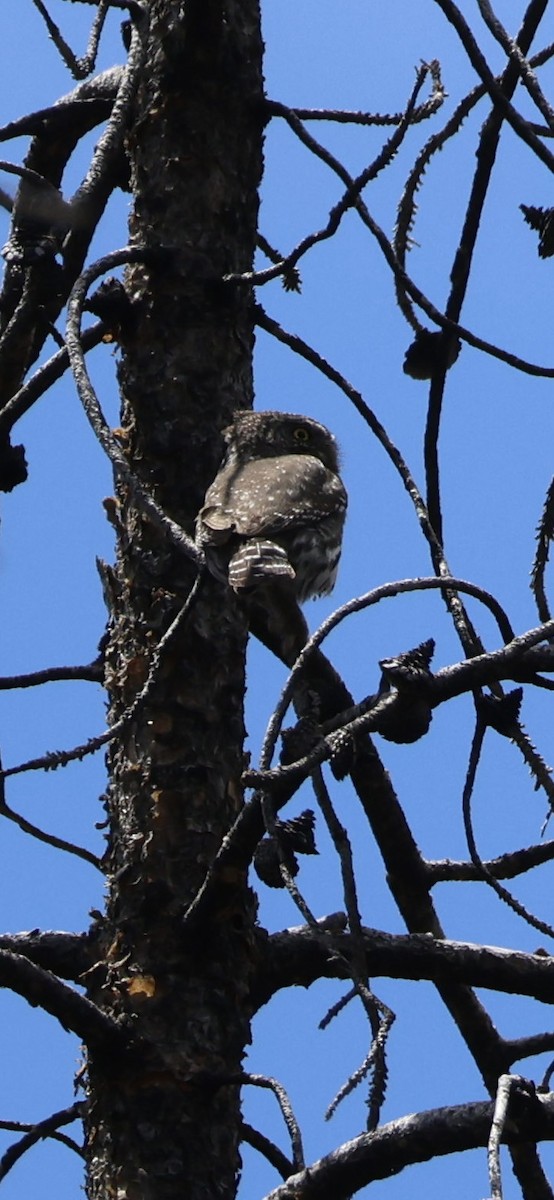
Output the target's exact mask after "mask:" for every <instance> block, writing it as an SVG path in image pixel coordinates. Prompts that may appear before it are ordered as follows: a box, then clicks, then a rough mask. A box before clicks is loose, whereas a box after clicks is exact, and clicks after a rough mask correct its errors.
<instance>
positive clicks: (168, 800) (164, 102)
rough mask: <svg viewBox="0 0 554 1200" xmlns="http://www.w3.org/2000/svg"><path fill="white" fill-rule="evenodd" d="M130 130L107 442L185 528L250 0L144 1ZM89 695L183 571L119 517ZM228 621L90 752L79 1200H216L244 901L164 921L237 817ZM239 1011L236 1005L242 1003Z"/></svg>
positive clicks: (254, 66) (137, 677)
mask: <svg viewBox="0 0 554 1200" xmlns="http://www.w3.org/2000/svg"><path fill="white" fill-rule="evenodd" d="M150 20H151V23H150V31H149V34H148V45H147V54H146V65H145V68H144V73H143V78H142V80H141V84H140V87H139V92H138V97H137V102H136V106H135V114H134V119H133V122H132V127H131V129H130V131H129V138H128V153H129V156H130V160H131V177H132V191H133V198H134V210H133V214H132V218H131V234H132V240H133V242H134V243H136V244H139V245H144V246H146V247H148V248H152V249H153V250H155V251H157V250H163V253H161V254H160V255H159V256H157V257H155V259H154V260H153V265H152V264H151V265H149V266H139V267H133V268H132V269H131V270H129V272H128V275H127V291H128V294H129V296H130V297H131V298H132V299H133V301H134V302H135V312H136V328H134V330H133V334H132V336H128V337H127V339H126V341H125V344H124V355H123V359H122V363H121V368H120V383H121V388H122V397H123V406H122V421H121V424H122V429H121V431H120V437H121V440H122V443H123V445H124V447H125V450H126V453H127V454H128V458H129V462H130V465H131V467H132V469H133V471H134V472H135V473H136V474H137V475H138V476H139V478H140V479H141V481H142V482H143V484H144V485H145V486H146V487H148V489H149V490H150V491H151V492H152V493H153V494H154V496H155V498H156V500H157V502H158V503H159V504H160V505H161V506H162V507H163V509H164V510H165V512H167V513H168V514H169V515H170V516H171V517H172V518H173V519H174V520H176V521H177V522H179V524H180V525H181V526H182V527H183V528H184V529H185V530H186V531H187V532H188V533H189V534H192V532H193V528H194V517H195V514H196V512H197V511H198V508H199V507H200V504H201V502H202V497H203V494H204V491H205V488H206V486H207V484H208V483H209V482H210V480H211V478H213V475H214V473H215V470H216V467H217V463H218V459H219V457H220V455H221V448H222V441H221V436H220V431H221V429H222V428H223V427H224V426H225V424H226V423H227V422H228V420H229V418H230V416H231V414H232V412H233V411H234V410H235V409H237V408H239V407H249V406H250V405H251V402H252V374H251V360H252V348H253V308H252V297H251V293H250V290H249V289H248V288H247V287H246V286H244V287H243V286H240V287H237V286H236V285H229V284H227V285H226V284H224V283H222V282H221V281H222V276H224V275H225V274H226V273H228V272H237V271H238V272H240V271H247V270H249V269H250V268H251V266H252V257H253V252H254V246H255V231H256V219H257V208H258V199H257V188H258V184H259V180H260V174H261V164H262V130H263V104H262V76H261V52H262V43H261V35H260V23H259V6H258V3H257V0H225V2H219V3H218V2H217V0H198V2H194V3H186V4H183V3H182V0H153V2H152V4H151V6H150ZM113 512H114V521H115V524H116V527H117V561H116V567H115V570H114V571H113V573H111V572H110V573H109V580H108V582H109V592H110V609H111V619H110V627H109V639H108V645H107V686H108V689H109V693H110V698H111V719H112V720H116V719H117V718H118V717H119V716H121V714H122V713H123V712H124V711H125V709H126V708H127V707H128V706H129V704H130V703H131V702H132V700H133V698H134V696H135V695H136V694H137V692H138V691H140V688H141V686H142V684H143V683H144V680H145V678H146V675H147V672H148V665H149V663H150V661H151V658H152V654H153V652H154V650H155V648H156V646H157V644H158V642H159V640H160V637H161V636H162V635H163V633H164V632H165V630H166V629H167V628H168V626H169V624H170V622H171V621H172V620H173V618H174V617H175V615H176V614H177V612H178V611H179V609H180V608H181V606H182V604H183V601H184V600H185V598H186V596H187V595H188V593H189V592H190V589H191V587H192V584H193V582H194V578H195V568H194V566H193V564H192V563H191V562H190V561H189V560H188V559H187V558H186V557H185V556H184V555H183V554H182V552H180V551H178V550H177V549H176V548H174V547H173V546H172V545H171V544H170V542H169V541H168V540H164V537H163V534H161V533H160V531H159V530H158V529H155V528H154V526H153V525H152V524H151V523H150V522H149V521H148V520H147V519H146V518H145V517H144V516H143V515H141V514H140V513H139V512H138V511H137V509H136V508H134V507H133V503H132V497H131V496H130V495H129V492H128V490H127V489H126V488H125V487H123V486H122V485H121V484H118V487H117V499H116V504H115V506H114V509H113ZM245 640H246V629H245V621H244V617H243V614H242V612H241V610H240V608H239V607H238V605H237V603H236V602H235V601H234V599H233V597H232V596H231V595H230V594H229V591H228V589H225V588H223V587H221V586H220V585H219V584H217V583H216V582H215V581H213V580H211V579H206V580H203V581H202V583H201V586H200V591H199V593H198V595H197V597H196V599H195V601H194V604H193V606H192V609H191V611H190V613H189V615H188V617H187V619H186V621H185V623H184V625H183V627H182V628H180V629H179V632H178V634H177V635H176V637H174V638H173V640H172V641H171V643H170V645H169V646H168V648H167V651H165V652H164V654H163V657H162V665H161V669H160V671H159V672H158V678H157V681H156V685H155V688H154V690H153V693H152V695H150V696H149V698H148V701H147V703H146V704H145V705H143V707H142V708H141V709H140V710H139V712H138V713H137V716H136V719H134V720H133V721H132V722H131V724H130V725H129V726H128V727H127V728H126V729H125V732H124V733H123V735H122V737H120V738H119V739H118V740H117V741H116V742H115V743H114V744H113V746H112V749H111V752H110V756H109V758H110V764H109V765H110V783H109V789H108V795H107V798H106V804H107V813H108V818H109V841H108V850H107V872H108V880H109V893H108V902H107V911H106V917H105V919H104V920H103V921H102V922H99V937H100V941H101V946H102V956H101V961H100V962H99V964H98V966H97V968H96V970H95V972H94V973H93V976H92V979H91V981H90V995H91V996H92V998H93V999H94V1000H95V1001H96V1002H97V1003H99V1004H101V1006H102V1007H103V1008H105V1009H106V1010H107V1011H109V1012H110V1013H112V1014H113V1015H115V1016H117V1017H118V1018H119V1019H120V1020H121V1021H122V1023H123V1025H124V1027H127V1028H129V1029H130V1030H131V1032H132V1035H133V1038H134V1039H135V1047H136V1048H135V1050H133V1052H132V1053H131V1054H130V1055H128V1056H126V1058H124V1059H123V1058H122V1059H121V1061H119V1062H116V1061H107V1060H106V1058H105V1056H103V1055H99V1054H98V1053H95V1054H93V1055H91V1057H90V1060H89V1064H88V1073H87V1077H88V1091H89V1105H90V1107H89V1115H88V1120H87V1138H88V1150H87V1155H88V1192H89V1196H90V1197H91V1198H92V1197H94V1198H95V1200H96V1198H99V1197H102V1200H106V1198H107V1197H115V1196H118V1197H125V1198H128V1200H131V1198H132V1200H142V1198H144V1197H148V1198H149V1200H150V1198H152V1200H153V1198H156V1200H158V1197H163V1198H164V1200H169V1197H173V1196H175V1197H177V1196H178V1197H179V1200H183V1197H184V1196H186V1197H187V1200H200V1197H202V1198H203V1200H206V1198H207V1197H216V1196H217V1197H232V1196H234V1194H235V1191H236V1180H237V1173H238V1170H239V1166H240V1159H239V1153H238V1132H239V1124H240V1111H239V1096H238V1087H237V1085H236V1083H233V1084H225V1083H222V1082H221V1080H222V1079H224V1078H228V1077H229V1076H230V1075H232V1076H235V1077H236V1074H237V1072H238V1071H240V1069H241V1062H242V1056H243V1053H244V1048H245V1046H246V1045H247V1044H248V1041H249V1009H248V1001H247V997H248V991H249V979H250V975H251V971H252V967H253V957H254V920H255V904H254V899H253V895H252V893H251V892H250V891H249V890H248V888H247V885H246V878H245V875H244V873H243V872H238V871H236V872H234V873H233V872H231V873H230V874H229V876H228V877H227V878H226V879H225V882H224V891H222V890H221V889H220V891H219V892H218V897H217V903H216V904H215V905H214V906H212V909H211V911H210V913H209V916H208V918H207V919H206V920H205V921H204V923H203V926H202V928H201V929H200V930H199V929H195V931H194V934H193V935H191V934H189V933H188V931H187V930H186V929H185V928H184V926H183V919H182V918H183V912H184V910H185V908H186V906H187V904H188V903H189V902H190V900H191V899H192V898H193V896H194V895H195V893H196V891H197V889H198V887H199V886H200V884H201V883H202V880H203V879H204V877H205V874H206V871H207V869H208V867H209V864H210V862H211V861H212V859H213V857H214V855H215V853H216V850H217V848H218V847H219V845H220V842H221V839H222V837H223V836H224V834H225V832H226V831H227V829H228V828H229V826H230V825H231V823H232V822H233V820H234V818H235V817H236V814H237V811H238V810H239V808H240V806H241V804H242V793H241V785H240V775H241V771H242V767H243V757H242V756H243V751H242V745H243V737H244V725H243V708H242V703H243V693H244V649H245ZM245 998H246V1002H245Z"/></svg>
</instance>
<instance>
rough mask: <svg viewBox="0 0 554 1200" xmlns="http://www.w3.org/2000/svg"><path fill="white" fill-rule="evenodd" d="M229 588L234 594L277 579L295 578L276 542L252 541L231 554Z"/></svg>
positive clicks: (285, 556)
mask: <svg viewBox="0 0 554 1200" xmlns="http://www.w3.org/2000/svg"><path fill="white" fill-rule="evenodd" d="M228 577H229V586H230V587H232V588H233V590H234V591H235V592H242V591H244V590H245V589H247V588H254V587H257V586H259V585H260V584H262V583H268V582H271V581H277V580H278V579H282V580H285V579H289V580H291V581H292V580H293V579H294V578H295V571H294V569H293V567H291V565H290V562H289V560H288V558H287V555H286V553H285V551H284V550H283V548H282V547H281V546H278V545H277V543H276V542H270V541H259V540H254V539H252V540H251V541H248V542H245V544H244V546H241V547H240V549H239V550H237V552H236V554H233V557H232V559H231V560H230V562H229V572H228Z"/></svg>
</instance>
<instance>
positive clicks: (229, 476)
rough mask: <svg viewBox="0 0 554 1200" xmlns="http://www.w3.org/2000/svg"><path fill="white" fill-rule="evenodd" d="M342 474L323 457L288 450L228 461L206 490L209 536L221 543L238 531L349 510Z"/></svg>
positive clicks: (255, 531) (255, 532)
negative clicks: (272, 455)
mask: <svg viewBox="0 0 554 1200" xmlns="http://www.w3.org/2000/svg"><path fill="white" fill-rule="evenodd" d="M346 504H347V497H346V491H345V489H344V486H343V484H342V482H341V480H340V479H339V477H338V475H334V474H333V472H332V471H329V469H328V468H327V467H325V466H324V465H323V463H322V462H320V460H319V459H318V458H313V457H312V456H311V455H308V454H287V455H281V456H279V457H276V458H259V459H252V460H250V461H248V462H246V463H242V464H240V463H239V464H236V465H234V466H228V467H224V468H223V469H222V470H221V471H220V472H219V475H218V476H217V477H216V479H215V480H214V482H213V484H212V485H211V487H210V488H209V489H208V491H207V493H206V501H205V504H204V507H203V509H202V511H201V514H200V517H201V521H202V525H203V528H204V537H206V535H207V537H208V539H209V540H210V541H211V542H212V543H213V544H222V543H224V542H225V541H227V540H228V539H229V538H230V537H231V536H232V535H233V534H238V535H239V536H240V537H247V538H248V537H257V536H259V535H262V534H265V535H269V534H271V533H277V532H278V531H279V530H281V529H286V528H287V526H290V525H296V526H298V525H302V524H304V523H306V524H312V523H313V522H314V521H318V520H320V519H321V518H323V517H326V516H330V515H331V514H337V515H338V514H339V513H342V512H344V511H345V510H346Z"/></svg>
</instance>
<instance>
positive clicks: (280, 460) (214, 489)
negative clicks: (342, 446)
mask: <svg viewBox="0 0 554 1200" xmlns="http://www.w3.org/2000/svg"><path fill="white" fill-rule="evenodd" d="M224 437H225V441H226V443H227V452H226V455H225V458H224V460H223V463H222V465H221V467H220V469H219V471H218V473H217V475H216V477H215V479H214V481H213V483H212V484H211V486H210V487H209V488H208V491H207V492H206V497H205V501H204V506H203V508H202V509H201V510H200V513H199V515H198V521H197V536H198V540H199V542H200V545H201V546H202V547H203V549H204V551H205V554H206V560H207V563H208V566H209V568H210V570H211V571H212V573H213V574H214V575H216V576H217V577H218V578H219V579H222V580H224V581H225V582H227V583H229V585H230V587H232V588H233V590H234V591H235V592H236V593H237V594H239V595H241V594H242V595H249V594H250V595H251V594H252V593H255V592H256V589H258V588H262V589H264V588H267V585H270V587H273V585H275V586H276V588H277V590H280V589H282V588H283V587H284V588H285V589H286V590H287V591H289V592H292V594H293V595H294V597H295V598H296V599H297V600H298V601H299V602H300V603H303V601H304V600H307V599H308V598H309V597H310V596H323V595H326V594H327V593H328V592H330V591H331V590H332V588H333V586H334V583H335V578H336V574H337V567H338V562H339V558H340V551H341V539H342V529H343V525H344V518H345V514H346V504H347V496H346V491H345V488H344V485H343V483H342V480H341V479H340V477H339V474H338V470H339V463H338V450H337V444H336V441H335V439H334V437H333V435H332V434H331V433H330V432H329V430H328V429H326V428H325V426H324V425H320V424H319V422H318V421H313V420H311V418H310V417H302V416H296V415H295V414H293V413H281V412H238V413H236V414H235V418H234V420H233V423H232V425H229V427H228V428H227V429H225V430H224Z"/></svg>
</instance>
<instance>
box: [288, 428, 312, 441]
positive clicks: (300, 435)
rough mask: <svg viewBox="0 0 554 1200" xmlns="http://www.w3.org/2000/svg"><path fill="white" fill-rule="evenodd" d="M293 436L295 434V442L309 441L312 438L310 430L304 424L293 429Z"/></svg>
mask: <svg viewBox="0 0 554 1200" xmlns="http://www.w3.org/2000/svg"><path fill="white" fill-rule="evenodd" d="M292 436H293V438H294V440H295V442H309V440H310V435H309V433H308V430H307V429H305V427H304V425H298V426H297V427H296V429H295V430H294V431H293V435H292Z"/></svg>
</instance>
